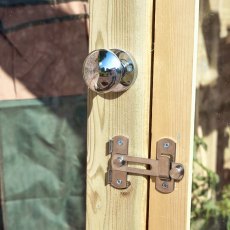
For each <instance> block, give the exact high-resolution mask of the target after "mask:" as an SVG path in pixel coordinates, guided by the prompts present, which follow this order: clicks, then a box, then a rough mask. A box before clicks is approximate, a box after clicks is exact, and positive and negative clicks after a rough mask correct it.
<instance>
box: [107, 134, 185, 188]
mask: <svg viewBox="0 0 230 230" xmlns="http://www.w3.org/2000/svg"><path fill="white" fill-rule="evenodd" d="M128 142H129V139H128V138H127V137H124V136H115V137H113V139H112V140H110V141H109V153H110V154H111V159H110V161H109V165H108V172H107V183H108V184H110V185H111V186H113V187H114V188H117V189H125V188H128V187H129V185H130V182H129V181H127V176H128V174H135V175H143V176H150V177H156V183H155V184H156V190H158V191H159V192H162V193H170V192H172V191H173V190H174V186H175V181H180V180H181V179H182V178H183V176H184V167H183V165H182V164H179V163H175V158H176V143H175V142H174V141H173V140H171V139H169V138H163V139H160V140H159V141H158V142H157V144H156V160H153V159H147V158H141V157H132V156H128V144H129V143H128ZM130 163H135V164H139V165H145V167H146V168H145V169H143V168H136V167H129V166H128V165H129V164H130Z"/></svg>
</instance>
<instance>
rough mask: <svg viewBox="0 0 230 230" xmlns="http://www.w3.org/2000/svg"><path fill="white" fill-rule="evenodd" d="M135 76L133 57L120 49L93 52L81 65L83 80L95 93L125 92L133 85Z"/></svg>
mask: <svg viewBox="0 0 230 230" xmlns="http://www.w3.org/2000/svg"><path fill="white" fill-rule="evenodd" d="M136 75H137V67H136V64H135V61H134V59H133V57H132V56H131V55H130V54H129V53H127V52H126V51H123V50H120V49H111V50H106V49H100V50H95V51H93V52H91V53H90V54H89V55H88V56H87V57H86V59H85V62H84V65H83V77H84V80H85V82H86V84H87V86H88V87H89V88H90V89H91V90H93V91H95V92H97V93H108V92H121V91H125V90H127V89H128V88H129V87H130V86H131V85H132V84H133V83H134V81H135V79H136Z"/></svg>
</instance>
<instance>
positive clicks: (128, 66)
mask: <svg viewBox="0 0 230 230" xmlns="http://www.w3.org/2000/svg"><path fill="white" fill-rule="evenodd" d="M126 71H127V72H128V73H130V72H132V71H133V65H132V64H129V65H127V67H126Z"/></svg>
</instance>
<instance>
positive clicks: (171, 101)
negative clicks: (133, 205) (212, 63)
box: [149, 0, 199, 230]
mask: <svg viewBox="0 0 230 230" xmlns="http://www.w3.org/2000/svg"><path fill="white" fill-rule="evenodd" d="M198 2H199V1H198V0H187V1H184V0H176V1H175V0H173V1H172V0H161V1H156V11H155V43H154V44H155V45H154V71H153V72H154V74H153V79H154V80H153V107H152V147H151V148H152V149H151V152H152V158H155V152H156V150H155V149H156V141H157V140H158V139H160V138H162V137H170V138H173V139H174V140H175V141H176V142H177V156H176V162H178V163H179V162H180V163H182V164H183V165H184V167H185V176H184V178H183V180H182V181H181V182H179V183H177V184H176V187H175V191H174V192H173V193H170V194H168V195H165V194H161V193H159V192H157V191H156V190H155V188H154V184H152V183H150V192H149V194H150V198H149V199H150V202H149V229H162V230H167V229H170V230H173V229H175V230H176V229H177V230H178V229H180V230H185V229H189V224H190V221H189V219H190V203H191V199H190V198H191V183H192V159H193V130H194V113H195V111H194V108H195V74H196V68H195V67H196V61H197V58H196V53H197V34H198Z"/></svg>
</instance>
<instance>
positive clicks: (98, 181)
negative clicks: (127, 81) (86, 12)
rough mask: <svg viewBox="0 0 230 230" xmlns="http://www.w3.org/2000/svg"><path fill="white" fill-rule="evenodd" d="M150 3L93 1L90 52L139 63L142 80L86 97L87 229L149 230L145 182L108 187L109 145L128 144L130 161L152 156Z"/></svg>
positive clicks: (136, 179)
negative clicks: (122, 53)
mask: <svg viewBox="0 0 230 230" xmlns="http://www.w3.org/2000/svg"><path fill="white" fill-rule="evenodd" d="M152 2H153V1H152V0H146V1H145V2H144V3H143V0H132V1H131V0H110V1H108V0H91V1H90V50H94V49H99V48H120V49H125V50H127V51H129V52H130V53H131V54H132V55H133V56H134V58H135V59H136V62H137V66H138V76H137V80H136V82H135V84H134V85H133V86H132V87H131V88H130V89H129V90H128V91H127V92H125V93H123V94H117V93H115V94H106V95H97V94H95V93H93V92H89V94H88V156H87V223H86V225H87V229H88V230H89V229H90V230H91V229H92V230H95V229H96V230H108V229H109V230H110V229H119V230H123V229H127V230H128V229H132V230H135V229H137V230H142V229H143V230H144V229H146V211H147V180H146V179H145V178H144V177H135V176H132V177H130V178H129V180H130V181H131V186H130V187H129V188H128V189H126V190H120V191H119V190H116V189H114V188H111V187H110V186H105V182H104V181H105V172H106V171H107V164H108V160H109V158H110V156H106V142H107V141H108V140H109V139H110V138H112V137H113V136H115V135H125V136H128V137H129V138H130V142H129V143H130V144H129V153H130V155H132V156H142V157H147V156H148V152H149V149H148V145H149V114H150V81H151V46H152V11H153V4H152Z"/></svg>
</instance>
